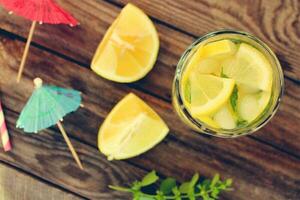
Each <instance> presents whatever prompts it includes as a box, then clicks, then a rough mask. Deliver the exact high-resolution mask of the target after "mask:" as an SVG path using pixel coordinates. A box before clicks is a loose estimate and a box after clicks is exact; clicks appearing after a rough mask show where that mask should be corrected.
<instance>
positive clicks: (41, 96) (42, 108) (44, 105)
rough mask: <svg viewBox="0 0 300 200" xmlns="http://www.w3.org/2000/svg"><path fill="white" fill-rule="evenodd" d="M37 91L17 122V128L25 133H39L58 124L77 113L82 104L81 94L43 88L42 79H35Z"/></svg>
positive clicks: (58, 88) (51, 87)
mask: <svg viewBox="0 0 300 200" xmlns="http://www.w3.org/2000/svg"><path fill="white" fill-rule="evenodd" d="M35 85H36V89H35V90H34V92H33V94H32V96H31V97H30V99H29V101H28V102H27V104H26V106H25V107H24V109H23V111H22V112H21V115H20V117H19V119H18V121H17V127H18V128H23V129H24V132H27V133H37V132H38V131H40V130H42V129H45V128H48V127H50V126H53V125H55V124H57V122H58V121H59V120H61V119H62V118H63V117H64V116H65V115H67V114H68V113H70V112H73V111H76V110H77V109H78V108H79V106H80V103H81V95H80V94H81V93H80V92H79V91H76V90H71V89H64V88H60V87H56V86H50V85H44V86H42V80H41V79H39V78H38V79H35Z"/></svg>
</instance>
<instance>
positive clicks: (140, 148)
mask: <svg viewBox="0 0 300 200" xmlns="http://www.w3.org/2000/svg"><path fill="white" fill-rule="evenodd" d="M168 132H169V128H168V126H167V125H166V124H165V122H164V121H163V120H162V119H161V118H160V117H159V116H158V114H157V113H156V112H155V111H154V110H153V109H152V108H151V107H149V106H148V105H147V104H146V103H145V102H144V101H143V100H141V99H140V98H138V97H137V96H136V95H134V94H132V93H130V94H128V95H127V96H125V97H124V98H123V99H122V100H121V101H120V102H119V103H118V104H117V105H116V106H115V107H114V108H113V109H112V111H111V112H110V113H109V115H108V116H107V118H106V119H105V121H104V122H103V124H102V126H101V128H100V130H99V135H98V147H99V150H100V151H101V152H102V153H103V154H104V155H106V156H107V157H108V159H109V160H113V159H115V160H120V159H126V158H131V157H134V156H137V155H140V154H142V153H144V152H146V151H147V150H149V149H151V148H152V147H154V146H155V145H156V144H158V143H159V142H160V141H161V140H163V138H164V137H165V136H166V135H167V133H168Z"/></svg>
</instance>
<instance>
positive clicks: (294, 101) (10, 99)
mask: <svg viewBox="0 0 300 200" xmlns="http://www.w3.org/2000/svg"><path fill="white" fill-rule="evenodd" d="M58 2H59V3H60V4H61V5H62V6H63V7H64V8H65V9H67V10H69V11H70V12H71V13H73V14H74V16H75V17H76V18H77V19H78V20H79V21H80V23H81V25H80V26H78V27H75V28H71V27H68V26H63V25H58V26H51V25H40V26H38V27H37V31H36V33H35V35H34V37H33V41H34V42H33V46H32V47H31V49H30V55H29V59H28V62H27V64H26V68H25V71H24V78H23V80H22V83H21V84H19V85H16V83H15V77H16V73H17V69H18V66H19V62H20V59H21V55H22V51H23V49H24V44H25V43H24V42H25V40H26V37H27V34H28V31H29V27H30V22H29V21H27V20H24V19H22V18H20V17H17V16H14V15H8V14H7V12H6V11H5V10H4V9H2V8H1V10H0V18H1V20H0V89H1V99H2V101H3V104H4V111H5V113H6V117H7V123H8V128H9V131H10V134H11V137H12V141H13V146H14V148H13V151H11V152H9V153H4V152H3V150H2V149H1V150H0V199H1V200H18V199H26V200H27V199H30V200H36V199H120V200H124V199H130V197H129V196H123V194H122V193H119V192H114V191H111V190H109V189H108V188H107V185H109V184H115V185H119V184H120V185H123V184H127V183H130V182H131V181H133V180H135V179H138V178H140V177H142V176H143V175H144V174H145V173H147V172H148V171H150V170H152V169H155V170H157V172H158V173H159V174H160V175H162V176H173V177H175V178H177V179H178V180H179V181H183V180H185V179H188V178H190V177H191V175H192V174H193V173H194V172H199V173H200V174H201V175H203V176H204V177H212V176H213V175H214V174H215V173H220V174H221V176H222V177H223V178H229V177H231V178H233V180H234V185H233V187H234V191H233V192H229V193H224V194H223V195H222V198H221V199H228V200H242V199H243V200H273V199H274V200H288V199H289V200H299V199H300V132H299V129H300V122H299V120H300V87H299V84H300V67H299V64H300V15H299V13H300V2H299V1H297V0H294V1H292V0H291V1H284V0H281V1H279V0H274V1H267V0H266V1H259V0H257V1H256V0H253V1H247V0H239V1H238V0H235V1H221V0H207V1H203V0H189V1H186V0H135V1H131V2H134V3H135V4H136V5H137V6H138V7H140V8H141V9H143V10H144V11H145V12H146V13H147V14H148V15H150V16H151V19H152V20H153V21H154V23H155V25H156V27H157V30H158V32H159V36H160V42H161V48H160V53H159V57H158V60H157V63H156V65H155V68H154V69H153V70H152V71H151V72H150V73H149V74H148V75H147V77H145V78H144V79H143V80H141V81H138V82H136V83H132V84H118V83H113V82H110V81H108V80H105V79H103V78H100V77H99V76H97V75H96V74H95V73H93V72H92V71H91V70H90V68H89V65H90V62H91V58H92V56H93V54H94V52H95V50H96V48H97V45H98V44H99V42H100V41H101V39H102V37H103V35H104V33H105V31H106V30H107V28H108V27H109V25H110V24H111V23H112V21H113V20H114V19H115V17H116V16H117V15H118V13H119V12H120V10H121V8H122V7H123V6H124V5H125V4H126V3H127V2H128V0H105V1H102V0H58ZM221 28H234V29H239V30H244V31H248V32H250V33H252V34H254V35H256V36H258V37H259V38H261V39H262V40H263V41H265V42H266V43H267V44H268V45H269V46H270V47H271V48H272V49H273V50H274V51H275V52H276V54H277V55H278V57H279V59H280V61H281V64H282V67H283V70H284V74H285V83H286V85H285V96H284V98H283V102H282V104H281V106H280V109H279V112H278V113H277V114H276V116H275V117H274V118H273V119H272V121H271V122H270V123H268V125H266V126H265V127H264V128H262V129H261V130H260V131H258V132H257V133H255V134H253V135H251V136H245V137H241V138H238V139H220V138H216V137H208V136H205V135H201V134H197V133H195V132H193V131H192V130H190V129H189V128H188V127H186V126H185V125H184V124H183V123H182V122H181V121H180V120H179V118H178V117H177V116H176V115H175V114H174V112H173V109H172V105H171V86H172V79H173V76H174V70H175V68H176V64H177V61H178V59H179V58H180V55H181V54H182V53H183V51H184V50H185V49H186V48H187V47H188V45H190V44H191V43H192V42H193V41H194V40H195V39H196V38H198V37H199V36H201V35H203V34H205V33H207V32H210V31H213V30H218V29H221ZM37 76H39V77H41V78H42V79H44V81H46V82H47V83H51V84H55V85H58V86H62V87H72V88H74V89H77V90H80V91H82V92H83V101H84V104H85V108H84V109H80V110H79V111H78V112H76V113H74V114H72V115H69V116H68V117H66V119H65V120H64V125H65V128H66V130H67V131H68V132H69V135H70V137H71V140H72V143H73V144H74V146H75V148H76V149H77V151H78V153H79V155H80V158H81V160H82V161H83V165H84V167H85V170H84V171H79V170H78V167H77V166H76V164H75V162H74V161H73V158H72V156H71V154H70V153H69V150H68V148H67V146H66V144H65V142H64V140H63V138H62V136H61V134H60V133H59V131H58V129H57V128H55V127H53V128H49V129H47V130H45V131H43V132H42V133H41V134H38V135H25V134H23V133H22V131H21V130H19V129H16V128H15V124H16V119H17V117H18V115H19V113H20V111H21V109H22V108H23V106H24V104H25V102H26V100H27V98H28V97H29V95H30V94H31V92H32V90H33V84H32V79H33V78H35V77H37ZM129 92H134V93H136V94H137V95H138V96H140V97H141V98H143V99H144V100H145V101H146V102H147V103H148V104H150V105H151V106H152V107H153V108H154V109H155V110H156V111H157V112H158V113H159V114H160V115H161V116H162V117H163V119H165V121H166V122H167V123H168V125H169V127H170V128H171V131H170V134H169V135H168V137H167V138H166V139H165V140H164V141H163V142H162V143H160V144H159V145H157V146H156V147H155V148H153V149H151V150H150V151H149V152H147V153H145V154H143V155H142V156H139V157H136V158H133V159H129V160H125V161H113V162H109V161H107V160H106V158H105V157H104V156H103V155H101V154H100V153H99V151H98V149H97V132H98V128H99V126H100V124H101V123H102V122H103V120H104V118H105V117H106V116H107V114H108V113H109V111H110V110H111V108H112V107H113V106H114V105H115V104H116V103H117V102H118V101H119V100H120V99H121V98H122V97H123V96H125V95H126V94H127V93H129Z"/></svg>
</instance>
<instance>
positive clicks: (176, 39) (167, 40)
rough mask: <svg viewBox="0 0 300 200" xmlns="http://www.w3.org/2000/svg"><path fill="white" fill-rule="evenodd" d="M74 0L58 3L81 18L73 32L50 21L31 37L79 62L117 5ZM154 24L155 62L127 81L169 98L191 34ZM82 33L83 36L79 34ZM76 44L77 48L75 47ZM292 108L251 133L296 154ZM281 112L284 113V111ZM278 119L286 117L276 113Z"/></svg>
mask: <svg viewBox="0 0 300 200" xmlns="http://www.w3.org/2000/svg"><path fill="white" fill-rule="evenodd" d="M74 2H76V0H75V1H72V2H70V1H64V2H61V3H62V5H63V6H64V7H66V8H67V9H69V10H70V11H72V12H74V13H75V15H76V17H77V18H78V19H79V20H80V21H82V25H81V26H80V27H78V28H75V29H74V31H73V32H75V33H76V34H75V33H73V32H72V33H70V31H71V29H70V28H69V27H65V26H59V27H57V26H55V27H53V26H51V25H43V26H41V27H39V28H38V29H37V32H36V36H35V38H34V41H36V42H37V43H39V44H41V45H45V46H46V47H48V48H51V49H54V50H55V51H58V52H60V53H63V54H66V55H67V56H69V57H72V58H76V59H78V61H79V62H83V63H84V65H88V63H89V61H90V59H91V57H92V55H93V51H94V49H96V47H97V45H98V42H99V40H100V38H101V37H102V36H103V34H104V33H105V31H106V28H107V27H108V26H109V24H110V23H111V22H112V21H113V19H114V18H115V16H117V14H118V12H119V9H118V8H116V7H114V6H113V5H111V4H108V3H106V2H103V1H96V2H95V1H93V0H91V1H88V2H85V3H82V2H84V1H80V2H76V3H74ZM81 4H82V5H81ZM79 5H80V6H79ZM89 12H90V13H98V12H100V13H101V14H99V15H95V14H89ZM2 15H3V16H2ZM0 16H1V17H3V19H4V20H3V21H1V22H0V27H3V28H5V29H7V30H9V31H13V32H14V33H17V34H20V35H22V36H25V35H26V34H25V33H26V26H24V25H23V23H24V22H25V20H23V19H21V18H19V17H16V16H6V13H3V12H0ZM9 17H11V18H9ZM91 22H95V23H96V22H98V24H97V25H95V24H94V23H91ZM156 25H157V28H158V31H159V33H160V39H161V49H160V54H159V57H158V61H157V63H156V66H155V68H154V69H153V70H152V72H151V73H149V75H147V76H146V77H145V78H144V79H143V80H141V81H139V82H137V83H133V84H130V86H131V87H132V88H136V89H139V90H141V91H144V92H147V93H150V94H153V95H154V96H158V97H160V98H163V99H165V100H166V101H169V102H170V101H171V87H172V79H173V76H174V70H175V67H176V64H177V61H178V59H179V58H180V55H181V53H182V52H183V51H184V49H185V48H186V47H187V46H188V45H189V44H190V43H191V42H192V41H193V40H194V38H193V37H190V36H187V35H185V34H182V33H180V32H178V31H175V30H172V29H170V28H168V27H165V26H163V25H160V24H156ZM49 32H51V37H49V36H50V35H49V34H48V33H49ZM54 33H55V34H54ZM66 34H67V35H69V37H65V35H66ZM83 35H84V36H87V37H82V36H83ZM57 41H59V42H57ZM78 46H80V47H81V48H78ZM22 48H23V47H22V46H20V50H21V49H22ZM77 54H80V55H77ZM83 57H84V58H83ZM29 59H31V58H29ZM287 86H288V87H291V88H295V87H296V85H295V86H293V83H292V82H289V81H288V82H287ZM295 89H296V88H295ZM289 94H290V93H289ZM292 98H293V99H294V100H290V99H291V97H285V99H287V100H286V101H287V102H288V104H289V107H288V108H286V109H289V108H291V107H293V109H294V107H295V106H293V105H295V104H294V103H292V104H290V103H289V102H294V101H297V99H299V96H298V97H297V95H293V97H292ZM282 106H285V105H282ZM286 109H283V110H284V111H283V112H285V110H286ZM293 109H291V110H290V111H291V112H288V113H290V114H291V116H290V117H289V121H287V120H285V122H282V123H286V122H291V123H289V124H290V125H288V126H280V123H273V124H275V128H273V125H270V124H269V125H268V126H269V128H268V129H266V128H265V129H263V130H262V131H260V132H261V133H262V132H263V133H266V132H267V133H266V134H255V135H254V136H253V137H255V138H257V139H259V140H262V141H263V142H266V143H269V144H272V145H274V146H276V147H277V148H280V149H284V150H285V151H287V152H290V153H292V154H295V155H299V149H300V147H299V145H298V141H299V140H296V139H299V134H298V127H297V123H292V121H293V120H294V121H297V118H295V117H294V116H295V115H297V112H293ZM296 110H299V108H297V107H296ZM281 115H284V113H282V114H281ZM276 117H277V115H276ZM275 119H277V118H275ZM278 119H287V118H285V117H279V118H278ZM277 122H278V121H277ZM279 126H280V127H279ZM290 127H291V128H290ZM270 130H272V131H270ZM273 130H274V131H273ZM279 130H283V131H284V134H281V133H279ZM285 134H289V135H291V136H290V137H293V138H296V139H295V140H290V139H289V138H286V137H285Z"/></svg>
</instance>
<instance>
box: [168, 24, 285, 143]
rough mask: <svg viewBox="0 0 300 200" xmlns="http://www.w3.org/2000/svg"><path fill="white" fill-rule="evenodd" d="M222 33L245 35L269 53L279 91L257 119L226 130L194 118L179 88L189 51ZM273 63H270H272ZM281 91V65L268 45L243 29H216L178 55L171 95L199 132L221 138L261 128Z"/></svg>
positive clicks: (270, 113) (275, 106)
mask: <svg viewBox="0 0 300 200" xmlns="http://www.w3.org/2000/svg"><path fill="white" fill-rule="evenodd" d="M223 34H233V35H234V34H235V35H242V36H245V37H247V38H248V39H250V40H251V41H254V42H255V43H257V44H258V45H259V46H261V47H262V48H263V49H264V50H266V52H267V53H268V54H269V55H270V58H269V59H268V60H270V59H272V60H273V61H274V64H275V67H276V70H277V71H276V73H277V72H278V79H279V92H278V95H277V97H273V98H276V99H274V102H275V103H273V104H272V106H271V107H270V108H269V109H267V110H265V111H263V113H262V114H261V116H260V117H258V118H257V119H255V120H254V121H253V122H251V123H250V124H249V126H248V125H247V126H246V127H242V128H235V129H228V130H227V129H221V128H214V127H211V126H209V125H208V124H206V123H204V122H201V121H200V120H196V119H195V118H194V117H192V116H191V114H190V112H189V111H188V109H187V107H186V106H185V105H184V103H183V100H182V97H183V94H182V91H181V88H180V86H181V79H182V78H181V77H182V74H183V72H184V69H185V67H186V65H185V61H186V60H187V59H188V56H189V55H190V53H191V51H192V50H193V49H194V48H196V47H197V45H198V44H200V43H201V42H204V41H205V40H207V39H209V38H212V37H214V36H218V35H223ZM274 64H272V65H274ZM283 93H284V76H283V71H282V67H281V65H280V62H279V60H278V58H277V56H276V55H275V53H274V52H273V51H272V50H271V49H270V47H268V46H267V45H266V44H265V43H264V42H263V41H261V40H260V39H258V38H257V37H256V36H254V35H252V34H250V33H247V32H244V31H237V30H232V29H222V30H218V31H213V32H209V33H207V34H205V35H203V36H202V37H199V38H198V39H196V40H195V41H194V42H193V43H192V44H191V45H190V46H189V47H188V48H187V49H186V50H185V51H184V53H183V54H182V56H181V57H180V60H179V62H178V64H177V66H176V72H175V77H174V81H173V95H175V97H173V98H176V101H178V104H179V105H180V106H178V108H175V109H180V111H181V112H182V114H183V115H184V117H185V118H186V119H187V120H188V121H189V122H190V123H192V124H193V125H194V126H196V127H197V128H199V129H200V130H201V132H204V133H205V134H208V135H213V136H217V137H221V138H234V137H240V136H243V135H248V134H252V133H253V132H255V131H257V130H258V129H260V128H262V127H263V126H264V125H265V124H266V123H268V122H269V121H270V120H271V119H272V118H273V116H274V115H275V113H276V112H277V110H278V108H279V105H280V102H281V100H282V96H283ZM271 95H273V94H271ZM271 98H272V96H271ZM270 101H271V100H270ZM264 112H265V113H264ZM216 133H217V134H216ZM233 133H234V134H233Z"/></svg>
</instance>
